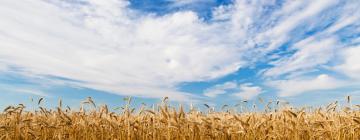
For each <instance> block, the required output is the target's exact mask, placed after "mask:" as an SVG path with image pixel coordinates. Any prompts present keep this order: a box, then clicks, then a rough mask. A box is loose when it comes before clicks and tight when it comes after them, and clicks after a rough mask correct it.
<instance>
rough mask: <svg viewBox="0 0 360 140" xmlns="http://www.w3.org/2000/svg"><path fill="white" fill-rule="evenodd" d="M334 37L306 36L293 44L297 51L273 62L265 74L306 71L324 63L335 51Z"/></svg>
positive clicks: (273, 75)
mask: <svg viewBox="0 0 360 140" xmlns="http://www.w3.org/2000/svg"><path fill="white" fill-rule="evenodd" d="M336 42H337V41H336V39H334V38H327V39H323V40H314V38H311V37H310V38H307V39H305V40H302V41H300V42H298V43H296V44H295V45H294V47H293V48H294V49H297V52H296V53H295V54H294V55H292V56H291V57H289V58H286V57H283V58H280V59H279V60H277V61H275V62H273V65H274V66H275V67H273V68H270V69H269V70H267V71H266V72H265V73H264V75H265V76H272V77H276V76H280V75H283V74H288V73H292V72H299V71H306V70H309V69H314V67H316V66H319V65H322V64H326V63H327V62H329V61H330V60H332V58H333V57H334V55H335V53H336V49H337V46H336Z"/></svg>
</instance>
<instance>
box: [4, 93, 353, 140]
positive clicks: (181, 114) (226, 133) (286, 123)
mask: <svg viewBox="0 0 360 140" xmlns="http://www.w3.org/2000/svg"><path fill="white" fill-rule="evenodd" d="M42 100H43V99H42V98H41V99H40V100H39V101H38V104H39V107H38V109H36V110H35V111H26V109H25V108H26V107H25V105H23V104H19V105H16V106H9V107H7V108H6V109H5V110H4V111H3V112H2V113H1V114H0V139H1V140H14V139H22V140H28V139H41V140H45V139H73V140H75V139H86V140H98V139H105V140H110V139H117V140H143V139H144V140H147V139H149V140H212V139H214V140H242V139H250V140H255V139H256V140H259V139H260V140H261V139H264V140H265V139H286V140H303V139H317V140H324V139H334V140H338V139H339V140H352V139H353V140H359V139H360V111H359V109H360V105H352V104H351V103H349V102H350V101H348V104H347V105H339V103H338V102H334V103H330V104H329V105H326V106H324V107H321V108H292V107H290V106H286V105H284V104H282V103H281V102H280V101H272V102H268V103H264V107H265V108H264V109H263V111H244V108H245V107H244V106H243V104H246V102H241V103H239V104H237V105H234V106H230V105H224V106H223V107H222V109H221V110H220V109H219V110H220V111H215V110H214V109H213V108H212V107H210V106H209V105H207V104H204V105H201V106H202V107H204V108H208V109H207V110H202V111H200V110H198V109H196V108H195V107H190V108H189V109H186V110H185V109H184V108H183V106H182V105H178V106H170V105H169V104H168V103H167V102H168V101H167V98H164V100H163V101H162V102H160V103H159V104H158V105H155V106H153V107H146V106H141V107H138V108H136V109H135V108H132V107H131V106H130V101H131V98H127V99H126V102H128V103H127V104H126V105H125V106H123V107H121V108H120V110H117V111H116V112H112V111H110V110H111V109H108V107H107V106H106V105H102V106H97V105H96V104H95V102H94V101H93V100H92V99H91V98H87V99H86V100H85V101H83V102H82V104H83V106H82V107H81V108H80V109H78V110H72V109H71V108H70V107H63V105H62V103H61V100H60V101H59V105H58V107H57V108H56V109H46V108H43V107H41V105H40V104H41V101H42ZM348 100H350V97H348ZM239 108H242V109H243V110H240V109H239Z"/></svg>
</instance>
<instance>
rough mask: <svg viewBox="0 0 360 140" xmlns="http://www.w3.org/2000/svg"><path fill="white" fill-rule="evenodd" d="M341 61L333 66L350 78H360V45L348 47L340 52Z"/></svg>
mask: <svg viewBox="0 0 360 140" xmlns="http://www.w3.org/2000/svg"><path fill="white" fill-rule="evenodd" d="M340 55H341V57H342V59H343V62H342V63H341V64H340V65H337V66H335V67H334V69H335V70H337V71H338V72H340V73H343V74H345V75H347V76H348V77H349V78H351V79H358V80H359V79H360V46H357V47H350V48H347V49H344V50H343V51H342V52H341V54H340Z"/></svg>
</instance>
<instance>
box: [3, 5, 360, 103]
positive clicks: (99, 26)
mask: <svg viewBox="0 0 360 140" xmlns="http://www.w3.org/2000/svg"><path fill="white" fill-rule="evenodd" d="M359 7H360V2H359V1H357V0H348V1H341V0H301V1H300V0H298V1H294V0H252V1H250V0H107V1H103V0H38V1H33V0H23V1H5V0H3V1H0V18H1V22H0V108H4V107H5V106H6V105H11V104H18V103H25V104H29V105H30V106H31V104H34V103H32V102H31V101H30V98H33V99H38V98H41V97H44V98H46V100H45V101H46V105H48V106H50V107H51V106H55V105H56V104H57V100H58V99H59V98H61V99H62V100H63V101H64V103H65V104H67V105H69V106H72V107H77V106H78V105H79V102H80V101H81V100H83V99H85V98H86V97H88V96H91V97H93V98H94V100H95V101H96V102H98V103H99V104H108V105H110V106H112V107H116V106H120V105H122V104H123V101H122V98H123V97H127V96H132V97H134V98H136V99H135V101H136V103H137V104H141V103H146V104H153V103H156V102H158V101H160V99H161V98H162V97H164V96H167V97H169V98H170V100H171V101H174V102H175V103H183V104H189V103H193V104H203V103H207V104H209V105H212V106H222V105H223V104H236V103H238V102H239V101H242V100H251V101H256V100H257V99H258V98H259V97H261V98H264V99H266V100H286V101H289V102H290V103H292V104H293V105H295V106H305V105H315V106H317V105H323V104H327V103H329V102H332V101H335V100H344V98H345V96H347V95H351V96H352V98H353V102H354V103H358V104H359V103H360V9H359Z"/></svg>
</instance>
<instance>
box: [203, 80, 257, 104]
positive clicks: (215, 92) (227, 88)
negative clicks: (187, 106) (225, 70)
mask: <svg viewBox="0 0 360 140" xmlns="http://www.w3.org/2000/svg"><path fill="white" fill-rule="evenodd" d="M262 92H263V89H262V88H261V87H259V86H255V85H253V84H252V83H244V84H240V83H236V82H226V83H223V84H218V85H215V86H213V87H210V88H208V89H206V90H205V92H204V95H205V96H208V97H211V98H215V97H217V96H219V95H222V94H228V95H231V96H236V97H239V98H241V99H245V100H249V99H252V98H253V97H256V96H258V95H259V94H260V93H262Z"/></svg>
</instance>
